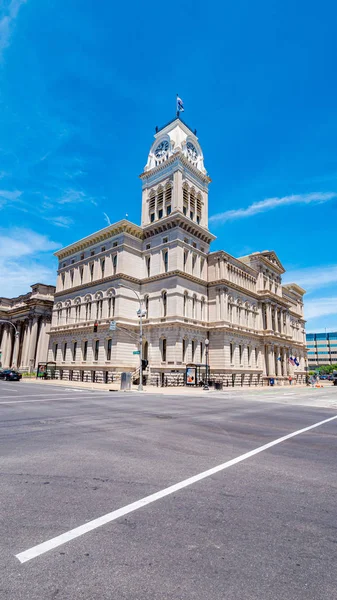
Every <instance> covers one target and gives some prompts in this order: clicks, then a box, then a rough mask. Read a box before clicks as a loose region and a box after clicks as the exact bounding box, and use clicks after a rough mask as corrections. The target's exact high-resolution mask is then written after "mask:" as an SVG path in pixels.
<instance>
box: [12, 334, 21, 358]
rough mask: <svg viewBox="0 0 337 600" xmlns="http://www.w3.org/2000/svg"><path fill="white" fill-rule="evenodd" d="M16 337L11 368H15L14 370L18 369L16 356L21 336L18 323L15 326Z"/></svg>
mask: <svg viewBox="0 0 337 600" xmlns="http://www.w3.org/2000/svg"><path fill="white" fill-rule="evenodd" d="M16 329H17V335H16V334H15V338H14V351H13V360H12V363H13V366H14V367H15V369H17V368H18V366H19V365H18V364H17V362H18V355H19V345H20V334H21V323H18V325H17V328H16Z"/></svg>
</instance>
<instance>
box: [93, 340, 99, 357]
mask: <svg viewBox="0 0 337 600" xmlns="http://www.w3.org/2000/svg"><path fill="white" fill-rule="evenodd" d="M98 352H99V340H95V346H94V360H98Z"/></svg>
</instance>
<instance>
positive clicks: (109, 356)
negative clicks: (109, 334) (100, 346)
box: [106, 338, 112, 360]
mask: <svg viewBox="0 0 337 600" xmlns="http://www.w3.org/2000/svg"><path fill="white" fill-rule="evenodd" d="M111 346H112V339H111V338H110V339H109V340H108V343H107V346H106V359H107V360H111Z"/></svg>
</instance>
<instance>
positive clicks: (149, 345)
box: [49, 119, 306, 385]
mask: <svg viewBox="0 0 337 600" xmlns="http://www.w3.org/2000/svg"><path fill="white" fill-rule="evenodd" d="M141 180H142V185H143V192H142V220H141V223H142V225H141V226H138V225H135V224H133V223H131V222H129V221H127V220H123V221H120V222H118V223H115V224H113V225H109V226H108V227H106V228H105V229H102V230H101V231H98V232H96V233H94V234H92V235H90V236H88V237H87V238H84V239H82V240H80V241H78V242H75V243H74V244H72V245H70V246H68V247H66V248H63V249H62V250H60V251H59V252H57V253H56V256H57V257H58V260H59V269H58V278H57V287H56V294H55V302H54V307H53V320H52V326H51V330H50V350H49V360H55V361H56V363H57V366H58V373H59V376H62V377H63V378H66V379H68V378H70V379H76V380H81V379H82V380H87V379H94V380H97V381H107V382H110V381H111V380H112V378H115V379H116V378H118V377H119V375H120V373H121V372H122V371H136V370H137V367H138V360H139V357H138V356H137V355H134V354H133V351H135V350H137V341H136V334H137V332H138V327H139V325H138V317H137V310H138V308H139V303H138V300H137V298H136V295H135V294H134V292H133V291H135V292H137V294H138V295H139V296H140V298H141V300H142V303H143V308H145V310H146V317H145V318H144V340H143V353H144V358H147V359H148V361H149V367H148V369H147V376H148V379H149V380H150V381H151V382H152V383H157V382H158V383H159V384H161V383H163V382H165V383H166V382H167V384H168V385H183V384H184V374H185V368H186V365H187V364H190V363H194V364H196V363H200V364H204V363H205V340H206V339H209V364H210V374H211V378H212V379H215V380H221V381H223V382H224V384H225V385H233V384H234V385H248V384H250V385H254V384H257V383H259V384H263V383H267V382H268V378H269V377H274V378H275V379H276V381H277V382H279V383H282V384H283V383H287V382H288V379H289V376H292V377H293V378H294V379H296V380H297V381H298V382H303V381H304V379H305V367H306V347H305V321H304V319H303V294H304V292H305V291H304V290H303V289H302V288H300V287H299V286H297V285H296V284H292V285H282V282H281V277H282V274H283V273H284V268H283V267H282V264H281V263H280V261H279V259H278V257H277V256H276V254H275V253H274V252H273V251H263V252H256V253H253V254H250V255H249V256H244V257H241V258H235V257H233V256H231V255H230V254H228V253H227V252H224V251H218V252H210V244H211V242H212V241H213V240H214V239H215V236H214V235H212V234H211V233H210V231H209V229H208V185H209V183H210V178H209V176H208V174H207V172H206V170H205V167H204V159H203V155H202V150H201V147H200V145H199V142H198V140H197V138H196V133H195V132H193V131H192V130H191V129H190V128H189V127H187V125H186V124H184V123H183V122H182V121H181V120H180V119H175V120H174V121H172V122H171V123H169V124H168V125H167V126H165V127H164V128H162V129H161V130H159V131H157V132H156V135H155V140H154V142H153V145H152V147H151V150H150V153H149V156H148V161H147V164H146V167H145V170H144V172H143V173H142V175H141ZM125 286H128V287H125ZM128 288H131V289H128ZM111 320H114V321H116V323H117V330H116V331H110V330H109V323H110V321H111ZM95 322H97V332H94V323H95ZM132 336H134V337H132ZM291 357H294V358H296V362H298V363H299V365H298V366H294V365H293V364H292V363H291V362H290V361H289V358H291Z"/></svg>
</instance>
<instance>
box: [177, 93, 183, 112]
mask: <svg viewBox="0 0 337 600" xmlns="http://www.w3.org/2000/svg"><path fill="white" fill-rule="evenodd" d="M180 112H184V103H183V101H182V99H181V98H179V96H178V94H177V113H180Z"/></svg>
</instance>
